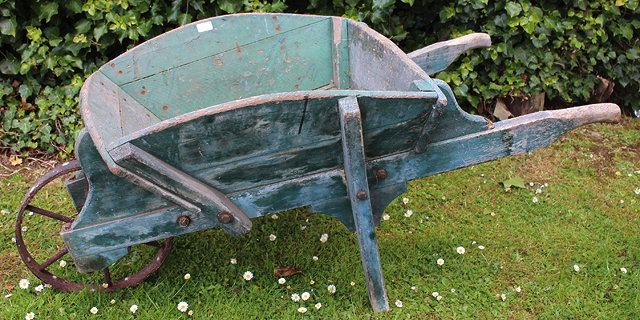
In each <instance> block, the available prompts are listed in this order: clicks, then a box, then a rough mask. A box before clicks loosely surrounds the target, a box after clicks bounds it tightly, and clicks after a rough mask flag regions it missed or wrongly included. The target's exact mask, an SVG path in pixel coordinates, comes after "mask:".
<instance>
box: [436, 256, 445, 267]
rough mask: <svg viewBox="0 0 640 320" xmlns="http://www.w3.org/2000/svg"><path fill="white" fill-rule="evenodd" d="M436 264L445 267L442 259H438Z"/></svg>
mask: <svg viewBox="0 0 640 320" xmlns="http://www.w3.org/2000/svg"><path fill="white" fill-rule="evenodd" d="M436 263H437V264H438V265H439V266H441V265H443V264H444V259H442V258H440V259H438V260H437V261H436Z"/></svg>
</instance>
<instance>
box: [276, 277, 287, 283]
mask: <svg viewBox="0 0 640 320" xmlns="http://www.w3.org/2000/svg"><path fill="white" fill-rule="evenodd" d="M285 283H287V279H285V278H280V279H278V284H285Z"/></svg>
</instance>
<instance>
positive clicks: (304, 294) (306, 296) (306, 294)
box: [300, 292, 311, 301]
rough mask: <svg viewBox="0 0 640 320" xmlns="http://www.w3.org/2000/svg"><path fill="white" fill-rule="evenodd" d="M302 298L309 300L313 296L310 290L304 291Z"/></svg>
mask: <svg viewBox="0 0 640 320" xmlns="http://www.w3.org/2000/svg"><path fill="white" fill-rule="evenodd" d="M300 298H302V300H303V301H307V300H309V298H311V294H310V293H309V292H303V293H302V294H301V295H300Z"/></svg>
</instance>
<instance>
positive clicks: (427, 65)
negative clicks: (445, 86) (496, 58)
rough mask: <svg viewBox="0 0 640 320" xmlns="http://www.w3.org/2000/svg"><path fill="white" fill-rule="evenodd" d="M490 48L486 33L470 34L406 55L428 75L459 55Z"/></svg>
mask: <svg viewBox="0 0 640 320" xmlns="http://www.w3.org/2000/svg"><path fill="white" fill-rule="evenodd" d="M490 46H491V37H490V36H489V35H488V34H486V33H472V34H468V35H466V36H462V37H459V38H456V39H452V40H448V41H442V42H438V43H434V44H432V45H429V46H426V47H424V48H422V49H418V50H416V51H414V52H411V53H409V54H408V55H407V57H409V58H410V59H412V60H413V61H415V62H416V63H417V64H418V65H419V66H420V68H422V70H424V71H425V72H426V73H428V74H429V75H433V74H436V73H438V72H440V71H442V70H444V69H446V68H447V67H448V66H449V65H450V64H451V63H452V62H453V61H454V60H455V59H456V58H457V57H459V56H460V55H461V54H463V53H465V52H467V51H469V50H471V49H476V48H488V47H490Z"/></svg>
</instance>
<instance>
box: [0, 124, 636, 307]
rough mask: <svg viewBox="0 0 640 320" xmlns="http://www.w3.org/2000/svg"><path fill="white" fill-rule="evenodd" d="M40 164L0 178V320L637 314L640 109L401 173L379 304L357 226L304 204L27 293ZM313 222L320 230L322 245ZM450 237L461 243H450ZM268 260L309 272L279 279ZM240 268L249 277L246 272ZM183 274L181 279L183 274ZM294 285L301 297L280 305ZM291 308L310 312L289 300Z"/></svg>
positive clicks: (51, 242) (50, 195)
mask: <svg viewBox="0 0 640 320" xmlns="http://www.w3.org/2000/svg"><path fill="white" fill-rule="evenodd" d="M42 173H43V172H42V171H41V170H38V169H25V170H22V171H20V173H18V174H14V175H12V176H8V177H2V178H0V185H1V186H2V189H1V190H2V192H1V194H0V209H4V210H6V211H8V212H6V213H3V214H2V215H1V216H0V222H1V223H0V261H2V264H0V294H1V295H0V319H23V318H24V317H25V315H26V314H27V313H28V312H33V313H34V314H35V319H92V318H96V319H98V318H100V319H131V318H137V319H186V318H189V316H188V315H187V314H186V313H181V312H180V311H178V309H177V305H178V303H179V302H181V301H185V302H187V303H188V304H189V309H191V310H193V312H194V313H193V316H192V318H194V319H210V318H215V319H289V318H291V319H295V318H298V319H303V318H309V319H311V318H315V319H361V318H365V319H370V318H372V319H409V318H411V319H432V318H434V319H440V318H444V319H488V318H491V319H534V318H535V319H638V318H640V232H639V231H640V227H639V218H640V194H638V193H640V190H639V189H636V188H640V120H638V119H625V120H624V122H623V123H622V124H615V125H608V124H607V125H590V126H587V127H582V128H579V129H577V130H576V131H574V132H572V133H570V134H568V135H566V136H564V137H563V138H562V139H561V140H560V141H558V142H556V143H554V144H553V145H551V146H550V147H548V148H545V149H542V150H537V151H535V152H531V153H528V154H522V155H519V156H514V157H511V158H506V159H501V160H499V161H495V162H491V163H485V164H482V165H477V166H473V167H469V168H465V169H461V170H457V171H453V172H448V173H444V174H440V175H437V176H433V177H428V178H424V179H420V180H416V181H412V182H411V183H410V184H409V191H408V192H407V193H406V194H405V195H404V196H403V197H406V198H408V199H409V201H408V203H407V204H403V202H402V198H403V197H400V198H398V199H396V200H394V201H393V202H392V204H391V205H390V206H389V207H388V208H387V211H386V214H388V215H389V219H388V220H386V221H382V223H381V226H380V227H379V228H378V233H377V234H378V241H379V245H380V253H381V258H382V263H383V269H384V274H385V280H386V286H387V290H388V294H389V299H390V301H391V303H392V304H394V302H395V301H396V300H401V301H402V304H403V306H402V308H399V307H396V306H395V305H394V306H393V307H392V310H391V311H390V312H387V313H384V314H374V313H372V311H371V308H370V307H369V301H368V298H367V293H366V292H367V291H366V287H365V284H364V281H363V280H364V279H363V275H362V267H361V262H360V256H359V251H358V246H357V242H356V236H355V234H354V233H351V232H349V231H347V229H346V228H345V227H344V226H342V225H341V224H340V223H339V222H338V221H337V220H334V219H333V218H330V217H329V216H326V215H323V214H311V213H309V212H308V210H306V209H304V208H302V209H297V210H292V211H288V212H283V213H279V214H278V217H279V218H278V219H273V218H272V217H270V216H267V217H262V218H259V219H255V220H253V222H254V229H253V230H252V231H251V232H250V233H249V234H248V235H246V236H243V237H241V238H233V237H231V236H228V235H226V234H225V233H224V232H223V231H221V230H218V229H216V230H207V231H203V232H198V233H192V234H188V235H184V236H180V237H178V238H176V239H175V241H174V247H173V250H172V252H171V254H170V255H169V257H168V258H167V260H166V261H165V263H164V264H163V266H162V267H161V268H160V269H159V271H158V272H157V273H155V274H154V275H152V276H151V277H150V278H149V279H147V281H145V282H143V283H142V284H141V285H140V286H138V287H135V288H128V289H124V290H121V291H117V292H113V293H91V292H88V291H83V292H73V293H66V292H61V291H58V290H56V289H53V288H44V290H42V291H41V292H36V290H35V288H36V286H38V285H40V284H42V283H41V281H40V280H39V279H37V278H36V277H35V276H33V275H32V274H31V273H30V272H29V271H28V269H27V268H26V267H25V266H24V264H23V263H22V261H21V260H20V259H19V258H18V254H17V250H16V248H15V245H14V243H12V241H11V238H12V237H13V232H14V230H13V229H14V223H15V211H16V210H17V207H18V205H19V202H20V200H21V198H22V196H23V194H24V192H25V191H26V190H27V189H28V188H29V186H30V185H31V184H32V183H33V182H34V181H35V179H36V178H37V177H38V176H39V175H41V174H42ZM516 177H519V178H522V179H523V180H524V181H525V182H526V188H515V187H514V188H512V190H511V191H510V192H506V191H505V188H504V187H503V186H502V185H501V184H500V182H503V181H505V180H507V179H510V178H516ZM529 182H532V183H533V186H529ZM537 189H540V191H539V193H536V190H537ZM65 194H66V192H65V191H64V188H63V186H62V185H61V184H60V185H58V186H56V187H54V188H52V189H51V190H48V191H46V193H45V194H44V196H43V197H42V200H41V201H42V202H41V203H42V205H43V206H48V207H49V208H52V209H55V210H58V211H64V210H71V208H72V206H71V204H70V202H69V201H68V199H66V198H65V196H64V195H65ZM534 197H536V199H537V200H538V201H537V202H534V201H533V200H534ZM55 210H54V211H55ZM407 210H412V212H413V215H411V216H410V217H406V216H405V213H406V211H407ZM26 226H27V227H28V228H27V231H25V234H26V235H27V237H28V238H29V239H30V240H31V242H32V243H33V246H32V247H31V248H32V250H34V251H35V252H36V254H42V255H43V256H44V255H45V254H46V253H47V252H55V250H56V248H58V247H59V246H61V241H60V240H59V239H58V238H57V236H56V234H57V233H58V232H59V227H60V226H59V225H55V224H51V223H49V222H45V221H44V219H41V218H40V217H39V215H37V214H36V215H33V216H28V217H27V218H26ZM323 233H327V234H328V235H329V238H328V241H327V242H325V243H323V242H321V241H320V237H321V235H322V234H323ZM271 234H273V235H276V236H277V239H276V240H275V241H270V240H269V236H270V235H271ZM56 246H58V247H56ZM460 246H462V247H464V248H465V249H466V252H465V253H464V254H458V253H457V252H456V248H457V247H460ZM481 246H483V247H481ZM52 248H53V250H54V251H51V250H52ZM480 248H484V249H480ZM49 254H50V253H49ZM147 254H148V253H146V252H144V251H136V252H135V254H132V255H131V256H130V257H127V259H128V262H127V263H123V266H122V268H121V269H126V268H128V267H131V266H132V265H133V266H134V267H135V266H138V265H140V264H144V263H146V262H147V260H146V259H148V256H147ZM313 256H317V257H318V260H317V261H314V260H313V259H312V257H313ZM65 258H66V259H68V264H67V266H66V267H64V268H62V267H61V266H60V265H59V264H58V263H57V262H56V263H55V264H54V265H52V266H51V267H50V268H52V270H55V271H56V272H60V273H61V274H63V275H65V276H66V275H68V276H69V277H72V278H73V277H77V276H78V275H76V274H75V269H74V267H73V263H72V261H70V259H69V257H68V256H66V257H65ZM232 258H234V259H237V264H231V263H230V259H232ZM438 259H444V264H443V265H438V264H437V263H436V261H437V260H438ZM574 265H577V266H579V271H575V270H574ZM276 267H295V268H297V269H300V270H302V271H304V272H303V273H302V274H296V275H293V276H289V277H286V283H285V284H284V285H280V284H278V281H277V280H278V277H275V276H274V275H273V270H274V268H276ZM620 268H626V270H627V271H628V272H627V273H624V272H622V271H621V269H620ZM245 271H251V272H252V273H253V279H251V280H250V281H245V280H244V279H243V278H242V275H243V273H245ZM186 273H189V274H190V275H191V279H189V280H185V279H184V278H183V277H184V275H185V274H186ZM87 277H88V278H92V277H96V275H88V276H86V277H85V278H87ZM22 278H25V279H28V280H29V281H30V286H29V288H28V289H27V290H22V289H20V288H19V287H18V282H19V281H20V279H22ZM312 280H313V281H314V282H315V283H314V284H311V281H312ZM352 282H353V285H352ZM329 285H335V287H336V289H337V290H336V292H335V293H334V294H331V293H330V292H329V291H328V290H327V286H329ZM517 288H520V289H521V290H516V289H517ZM518 291H520V292H518ZM303 292H309V293H310V295H311V298H310V299H309V300H307V301H302V300H301V301H300V302H293V301H291V295H292V294H293V293H298V294H302V293H303ZM433 292H438V293H439V295H440V296H441V297H442V298H441V300H437V299H436V298H435V297H434V296H432V293H433ZM501 294H504V301H503V299H502V298H501V297H500V295H501ZM9 295H10V296H9ZM112 299H113V301H114V303H111V300H112ZM318 302H320V303H322V307H321V308H320V309H318V310H316V308H315V307H314V304H316V303H318ZM133 304H135V305H137V306H138V307H139V309H138V310H137V312H136V313H135V314H133V313H131V312H130V311H129V308H130V307H131V306H132V305H133ZM301 306H305V307H306V308H308V311H307V312H306V313H305V314H301V313H299V312H298V311H297V310H298V308H299V307H301ZM92 307H97V309H98V313H97V314H95V315H92V314H91V313H90V312H89V310H90V309H91V308H92Z"/></svg>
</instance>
